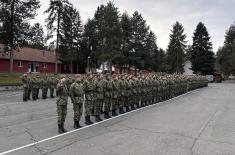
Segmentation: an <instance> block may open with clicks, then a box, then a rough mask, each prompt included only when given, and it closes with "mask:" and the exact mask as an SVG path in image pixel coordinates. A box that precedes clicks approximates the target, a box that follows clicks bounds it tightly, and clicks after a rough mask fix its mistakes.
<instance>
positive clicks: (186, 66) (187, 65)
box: [183, 60, 194, 75]
mask: <svg viewBox="0 0 235 155" xmlns="http://www.w3.org/2000/svg"><path fill="white" fill-rule="evenodd" d="M191 68H192V63H191V61H190V60H187V61H185V63H184V73H183V74H184V75H194V74H193V70H192V69H191Z"/></svg>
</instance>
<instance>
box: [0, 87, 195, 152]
mask: <svg viewBox="0 0 235 155" xmlns="http://www.w3.org/2000/svg"><path fill="white" fill-rule="evenodd" d="M197 90H198V89H196V90H193V91H189V92H187V93H185V94H182V95H179V96H176V97H173V98H171V99H169V100H166V101H162V102H159V103H156V104H152V105H149V106H146V107H142V108H139V109H136V110H132V111H130V112H127V113H124V114H120V115H118V116H115V117H111V118H109V119H105V120H103V121H101V122H97V123H94V124H92V125H88V126H84V127H82V128H79V129H75V130H72V131H68V132H66V133H63V134H59V135H56V136H53V137H49V138H46V139H43V140H40V141H37V142H34V143H31V144H28V145H24V146H21V147H18V148H15V149H12V150H8V151H5V152H2V153H0V155H5V154H8V153H12V152H15V151H19V150H22V149H24V148H27V147H31V146H35V145H37V144H40V143H43V142H46V141H49V140H52V139H55V138H59V137H62V136H65V135H68V134H71V133H74V132H76V131H80V130H83V129H86V128H89V127H92V126H95V125H98V124H101V123H104V122H107V121H109V120H112V119H115V118H118V117H121V116H124V115H127V114H130V113H133V112H136V111H139V110H143V109H146V108H149V107H152V106H156V105H159V104H162V103H165V102H169V101H171V100H173V99H176V98H179V97H182V96H185V95H186V94H188V93H192V92H194V91H197Z"/></svg>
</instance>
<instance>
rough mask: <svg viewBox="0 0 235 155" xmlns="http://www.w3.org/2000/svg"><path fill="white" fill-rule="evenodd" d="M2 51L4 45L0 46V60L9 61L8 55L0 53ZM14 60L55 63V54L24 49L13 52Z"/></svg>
mask: <svg viewBox="0 0 235 155" xmlns="http://www.w3.org/2000/svg"><path fill="white" fill-rule="evenodd" d="M3 49H4V45H3V44H0V59H9V57H10V56H9V54H2V53H1V52H2V51H3ZM14 60H22V61H33V62H47V63H55V52H52V51H45V50H39V49H33V48H27V47H24V48H20V50H19V51H14ZM59 63H61V62H59Z"/></svg>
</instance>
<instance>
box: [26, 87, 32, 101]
mask: <svg viewBox="0 0 235 155" xmlns="http://www.w3.org/2000/svg"><path fill="white" fill-rule="evenodd" d="M31 93H32V88H29V90H28V94H27V95H28V96H27V98H28V99H30V96H31Z"/></svg>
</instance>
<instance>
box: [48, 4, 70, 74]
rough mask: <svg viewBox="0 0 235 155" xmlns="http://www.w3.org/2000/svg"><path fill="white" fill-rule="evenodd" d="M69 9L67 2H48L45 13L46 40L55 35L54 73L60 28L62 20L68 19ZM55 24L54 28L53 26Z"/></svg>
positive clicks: (56, 69) (56, 68)
mask: <svg viewBox="0 0 235 155" xmlns="http://www.w3.org/2000/svg"><path fill="white" fill-rule="evenodd" d="M68 7H71V3H69V1H68V0H50V5H49V8H48V9H47V10H46V11H45V13H47V14H48V18H47V19H46V22H47V29H48V31H49V34H48V37H47V39H48V40H49V39H51V38H53V34H54V33H56V50H55V51H56V60H55V73H57V72H58V60H57V59H58V52H59V46H60V42H61V40H60V38H61V32H60V26H61V22H62V18H66V17H68V10H66V8H68ZM55 23H56V27H54V24H55Z"/></svg>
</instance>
